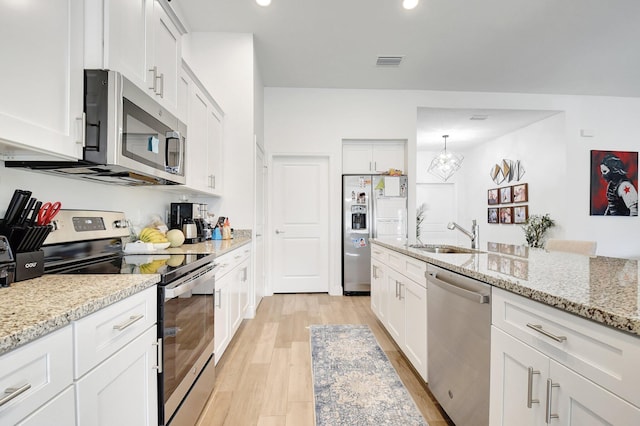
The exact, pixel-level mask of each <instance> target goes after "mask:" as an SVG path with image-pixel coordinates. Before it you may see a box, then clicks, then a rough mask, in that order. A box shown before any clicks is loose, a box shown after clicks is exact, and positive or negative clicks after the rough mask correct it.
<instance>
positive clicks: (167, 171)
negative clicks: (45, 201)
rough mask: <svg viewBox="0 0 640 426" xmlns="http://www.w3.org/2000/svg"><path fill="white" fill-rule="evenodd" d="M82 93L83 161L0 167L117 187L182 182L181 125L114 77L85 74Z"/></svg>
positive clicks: (8, 163) (16, 163)
mask: <svg viewBox="0 0 640 426" xmlns="http://www.w3.org/2000/svg"><path fill="white" fill-rule="evenodd" d="M84 92H85V93H84V112H85V121H86V123H84V124H85V141H84V149H83V158H82V160H80V161H6V162H5V166H6V167H18V168H27V169H31V170H34V171H40V172H47V173H52V174H55V175H57V176H65V177H72V178H82V179H89V180H92V181H98V182H102V183H110V184H117V185H131V186H135V185H178V184H184V183H185V182H186V179H185V174H184V169H185V138H186V132H187V126H186V125H185V124H184V123H182V122H181V121H180V120H178V119H177V118H176V117H175V116H173V115H172V114H171V113H169V111H167V110H166V109H165V108H163V107H162V106H160V104H159V103H157V102H156V101H155V100H154V99H153V98H151V96H149V95H148V94H147V93H145V92H144V91H142V90H140V89H139V88H138V87H137V86H135V85H134V84H133V83H132V82H131V81H129V80H127V79H126V78H125V77H123V76H122V74H120V73H118V72H115V71H107V70H85V72H84Z"/></svg>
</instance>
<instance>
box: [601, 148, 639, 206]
mask: <svg viewBox="0 0 640 426" xmlns="http://www.w3.org/2000/svg"><path fill="white" fill-rule="evenodd" d="M637 191H638V152H637V151H595V150H594V151H591V194H590V195H591V196H590V198H591V199H590V204H591V212H590V214H591V216H638V209H637V208H629V206H628V205H627V202H628V201H629V200H626V201H625V198H627V197H628V194H637ZM621 194H625V195H626V196H627V197H625V196H623V195H621ZM632 198H633V197H632ZM635 202H636V203H637V202H638V196H637V195H635ZM632 203H633V202H631V204H632Z"/></svg>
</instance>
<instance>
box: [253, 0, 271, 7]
mask: <svg viewBox="0 0 640 426" xmlns="http://www.w3.org/2000/svg"><path fill="white" fill-rule="evenodd" d="M256 3H258V4H259V5H260V6H269V5H270V4H271V0H256Z"/></svg>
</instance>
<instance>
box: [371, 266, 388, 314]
mask: <svg viewBox="0 0 640 426" xmlns="http://www.w3.org/2000/svg"><path fill="white" fill-rule="evenodd" d="M386 275H387V274H386V271H385V269H384V265H383V264H382V263H381V262H379V261H377V260H375V259H371V310H372V311H373V312H374V313H375V314H376V316H377V317H378V319H379V320H380V321H382V323H384V322H385V314H384V312H383V311H382V306H383V299H382V298H383V296H384V295H386V293H387V292H386V288H385V287H386V285H387V282H386V279H387V277H386ZM384 306H386V303H385V304H384Z"/></svg>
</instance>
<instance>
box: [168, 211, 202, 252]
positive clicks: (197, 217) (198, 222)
mask: <svg viewBox="0 0 640 426" xmlns="http://www.w3.org/2000/svg"><path fill="white" fill-rule="evenodd" d="M203 206H206V204H204V205H203V204H199V203H171V210H170V216H169V228H170V229H180V230H182V229H183V227H184V226H185V225H186V226H187V227H189V226H190V225H191V224H195V227H196V232H195V236H193V237H192V238H189V237H191V235H190V236H189V237H187V235H186V233H185V243H187V244H194V243H199V242H202V241H204V240H205V228H206V223H205V220H204V218H203V217H202V208H203ZM183 232H184V231H183Z"/></svg>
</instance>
